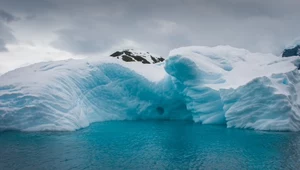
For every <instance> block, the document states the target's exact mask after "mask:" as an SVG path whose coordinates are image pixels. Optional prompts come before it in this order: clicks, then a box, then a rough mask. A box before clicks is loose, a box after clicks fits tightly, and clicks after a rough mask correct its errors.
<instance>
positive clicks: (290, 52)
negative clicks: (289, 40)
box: [282, 45, 300, 57]
mask: <svg viewBox="0 0 300 170" xmlns="http://www.w3.org/2000/svg"><path fill="white" fill-rule="evenodd" d="M291 56H300V45H297V46H295V47H294V48H289V49H285V50H284V51H283V53H282V57H291Z"/></svg>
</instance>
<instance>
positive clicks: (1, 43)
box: [0, 39, 7, 52]
mask: <svg viewBox="0 0 300 170" xmlns="http://www.w3.org/2000/svg"><path fill="white" fill-rule="evenodd" d="M0 52H7V49H6V47H5V43H4V41H3V40H2V39H0Z"/></svg>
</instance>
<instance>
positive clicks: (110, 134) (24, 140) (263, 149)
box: [0, 121, 300, 170]
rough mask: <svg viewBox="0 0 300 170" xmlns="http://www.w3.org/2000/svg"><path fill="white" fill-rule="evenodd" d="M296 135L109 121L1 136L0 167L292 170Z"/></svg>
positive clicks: (298, 144) (298, 142)
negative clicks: (75, 128) (82, 127)
mask: <svg viewBox="0 0 300 170" xmlns="http://www.w3.org/2000/svg"><path fill="white" fill-rule="evenodd" d="M299 167H300V133H291V132H262V131H252V130H241V129H227V128H225V127H224V126H211V125H200V124H194V123H191V122H184V121H114V122H102V123H95V124H92V125H91V126H90V127H87V128H85V129H81V130H79V131H75V132H35V133H24V132H2V133H0V169H1V170H6V169H28V170H32V169H64V170H67V169H230V170H232V169H238V170H240V169H298V168H299Z"/></svg>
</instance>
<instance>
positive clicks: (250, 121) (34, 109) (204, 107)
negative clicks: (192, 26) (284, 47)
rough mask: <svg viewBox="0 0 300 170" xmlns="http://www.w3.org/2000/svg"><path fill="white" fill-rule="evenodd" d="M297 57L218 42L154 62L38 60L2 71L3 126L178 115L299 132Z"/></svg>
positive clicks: (67, 126)
mask: <svg viewBox="0 0 300 170" xmlns="http://www.w3.org/2000/svg"><path fill="white" fill-rule="evenodd" d="M121 53H122V54H118V55H116V56H115V57H117V56H118V57H121V56H123V55H127V54H126V53H125V52H124V53H123V52H121ZM134 55H136V54H134ZM139 55H140V54H139ZM131 56H133V55H131ZM143 56H145V55H143ZM151 56H152V55H149V57H150V58H151ZM149 57H145V58H146V59H147V61H148V62H150V61H149V60H150V58H149ZM133 58H134V57H133ZM151 59H152V58H151ZM299 62H300V61H299V59H298V57H289V58H281V57H277V56H273V55H270V54H259V53H250V52H249V51H247V50H244V49H237V48H232V47H229V46H217V47H212V48H211V47H184V48H179V49H175V50H172V51H171V52H170V55H169V57H168V58H167V59H166V62H161V63H157V64H143V62H124V61H122V60H116V59H115V58H113V57H106V58H105V57H100V58H88V59H81V60H66V61H57V62H47V63H39V64H35V65H31V66H28V67H23V68H20V69H17V70H14V71H12V72H8V73H6V74H4V75H2V76H1V77H0V130H9V129H14V130H22V131H40V130H76V129H79V128H82V127H86V126H88V125H89V124H90V123H92V122H98V121H107V120H132V119H177V120H193V121H194V122H198V123H202V124H226V125H227V127H236V128H250V129H258V130H280V131H299V130H300V101H299V99H298V98H299V97H298V94H300V93H299V89H300V83H299V82H300V75H299V71H298V70H297V67H296V66H295V64H296V63H299ZM150 63H155V61H154V60H152V61H151V62H150Z"/></svg>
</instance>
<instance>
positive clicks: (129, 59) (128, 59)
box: [122, 55, 134, 62]
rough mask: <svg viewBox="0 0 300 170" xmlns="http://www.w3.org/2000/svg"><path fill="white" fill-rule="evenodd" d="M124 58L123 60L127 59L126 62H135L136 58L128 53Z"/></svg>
mask: <svg viewBox="0 0 300 170" xmlns="http://www.w3.org/2000/svg"><path fill="white" fill-rule="evenodd" d="M122 59H123V61H126V62H134V60H133V59H132V58H131V57H129V56H127V55H123V56H122Z"/></svg>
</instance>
